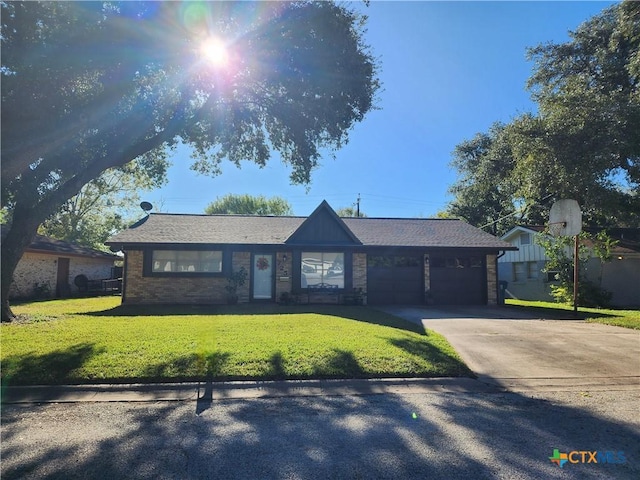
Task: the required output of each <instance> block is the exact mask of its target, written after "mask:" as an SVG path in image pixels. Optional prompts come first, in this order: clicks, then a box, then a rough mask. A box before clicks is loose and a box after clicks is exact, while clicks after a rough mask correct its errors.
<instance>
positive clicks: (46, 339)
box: [0, 297, 470, 385]
mask: <svg viewBox="0 0 640 480" xmlns="http://www.w3.org/2000/svg"><path fill="white" fill-rule="evenodd" d="M119 303H120V298H118V297H103V298H90V299H72V300H54V301H46V302H33V303H27V304H22V305H18V306H15V307H14V312H15V313H16V314H18V315H20V316H21V318H23V319H24V320H23V321H21V322H19V323H14V324H3V325H2V326H1V330H0V331H1V335H2V336H1V340H2V353H1V356H0V358H1V360H2V383H3V384H5V385H6V384H9V385H28V384H32V385H33V384H64V383H92V382H93V383H96V382H156V381H184V380H206V379H214V380H230V379H236V380H237V379H244V380H247V379H265V380H266V379H285V378H290V379H293V378H297V379H300V378H358V377H438V376H464V375H469V374H470V371H469V370H468V368H467V367H466V366H465V365H464V364H463V362H462V361H461V360H460V358H459V357H458V355H457V354H456V353H455V351H454V350H453V348H452V347H451V346H450V345H449V344H448V343H447V341H446V340H445V339H444V338H443V337H442V336H440V335H438V334H436V333H434V332H431V331H427V332H425V331H424V329H423V328H422V327H421V326H419V325H415V324H412V323H410V322H406V321H404V320H401V319H399V318H397V317H394V316H392V315H389V314H386V313H383V312H380V311H378V310H374V309H371V308H368V307H352V306H309V307H305V306H295V307H280V306H277V305H268V306H267V305H265V306H255V305H238V306H217V307H188V306H179V307H178V306H172V307H137V308H132V307H129V308H126V307H121V306H119Z"/></svg>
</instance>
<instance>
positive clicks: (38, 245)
mask: <svg viewBox="0 0 640 480" xmlns="http://www.w3.org/2000/svg"><path fill="white" fill-rule="evenodd" d="M8 233H9V227H8V226H6V225H2V234H1V235H2V238H3V239H4V237H5V236H6V235H7V234H8ZM26 250H27V251H36V252H45V253H54V254H56V255H63V256H64V255H72V256H79V257H89V258H101V259H104V260H107V261H114V260H118V259H119V257H118V256H117V255H115V254H113V253H109V252H102V251H100V250H95V249H93V248H90V247H83V246H82V245H78V244H75V243H69V242H65V241H64V240H56V239H55V238H51V237H45V236H44V235H36V236H35V238H34V239H33V241H32V242H31V243H30V244H29V246H28V247H27V248H26Z"/></svg>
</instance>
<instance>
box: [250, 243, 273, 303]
mask: <svg viewBox="0 0 640 480" xmlns="http://www.w3.org/2000/svg"><path fill="white" fill-rule="evenodd" d="M273 271H274V270H273V255H271V254H262V253H260V254H258V253H256V254H255V255H254V256H253V299H254V300H271V299H272V298H273Z"/></svg>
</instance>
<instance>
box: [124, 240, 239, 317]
mask: <svg viewBox="0 0 640 480" xmlns="http://www.w3.org/2000/svg"><path fill="white" fill-rule="evenodd" d="M143 257H144V256H143V252H142V250H129V251H128V252H127V254H126V267H125V277H126V278H125V285H126V289H125V292H124V298H123V302H124V303H128V304H131V303H194V304H196V303H226V301H227V296H226V290H225V289H224V287H225V286H226V285H227V280H226V279H225V278H222V277H196V278H189V277H180V278H174V277H144V276H143V268H144V258H143ZM250 266H251V265H250V259H249V260H248V261H247V266H246V267H245V268H248V267H250ZM238 268H239V267H238ZM245 288H246V289H247V291H246V292H245V291H244V290H245ZM238 294H239V296H241V298H244V301H248V297H249V294H248V282H247V284H245V287H244V288H242V291H239V292H238Z"/></svg>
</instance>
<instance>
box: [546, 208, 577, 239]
mask: <svg viewBox="0 0 640 480" xmlns="http://www.w3.org/2000/svg"><path fill="white" fill-rule="evenodd" d="M581 231H582V211H580V205H578V202H577V201H575V200H571V199H563V200H558V201H557V202H555V203H554V204H553V205H552V206H551V211H550V212H549V232H550V233H551V235H554V236H556V237H573V236H575V235H578V234H579V233H580V232H581Z"/></svg>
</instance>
